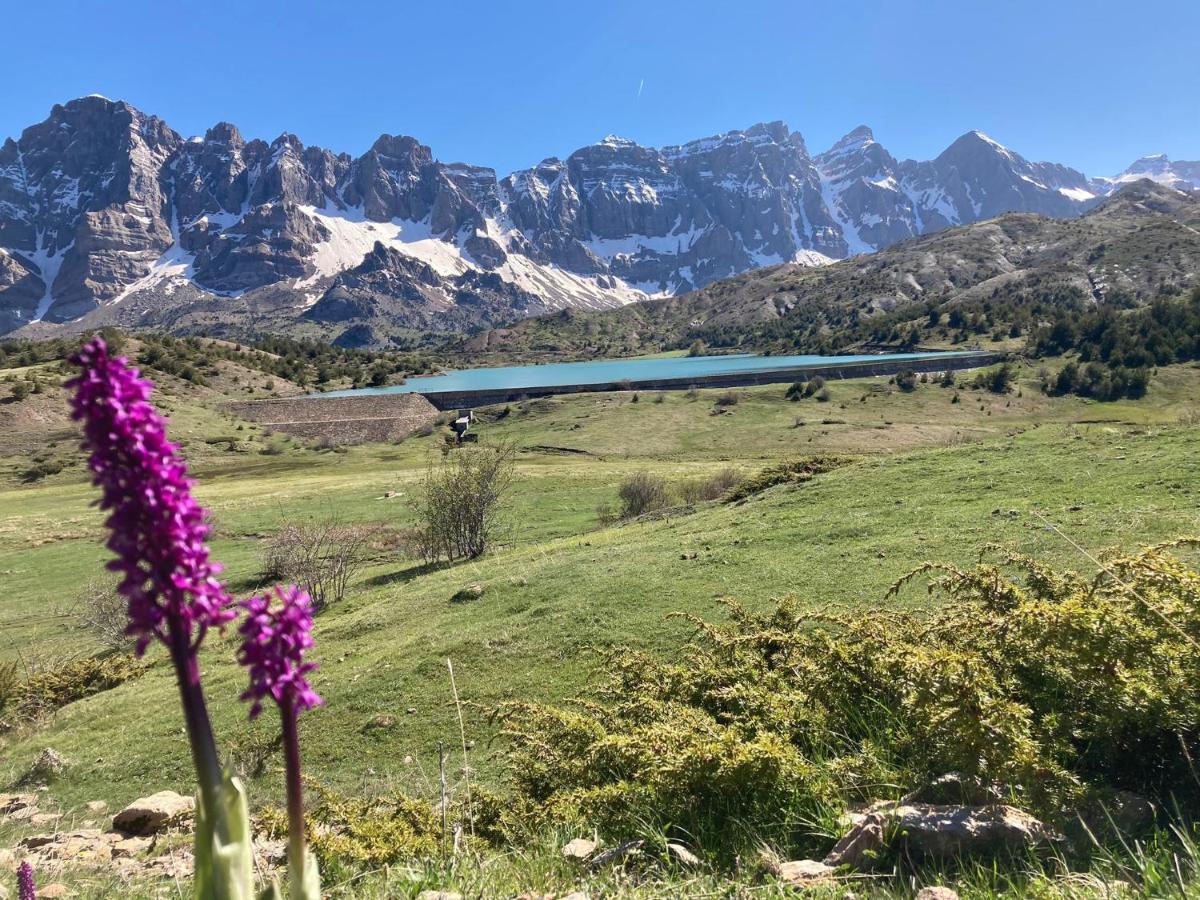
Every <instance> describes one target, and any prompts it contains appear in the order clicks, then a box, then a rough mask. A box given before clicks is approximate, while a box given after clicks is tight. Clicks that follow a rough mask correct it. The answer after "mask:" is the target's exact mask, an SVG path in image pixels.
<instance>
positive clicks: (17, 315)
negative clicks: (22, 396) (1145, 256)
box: [0, 96, 1200, 333]
mask: <svg viewBox="0 0 1200 900" xmlns="http://www.w3.org/2000/svg"><path fill="white" fill-rule="evenodd" d="M1189 167H1193V164H1189V163H1170V162H1169V161H1166V160H1165V158H1157V157H1153V158H1147V159H1146V160H1140V161H1139V162H1138V163H1136V164H1135V165H1134V166H1132V167H1131V169H1130V172H1131V173H1132V172H1133V170H1134V169H1138V171H1141V170H1146V171H1147V172H1149V173H1150V175H1151V177H1155V178H1157V179H1158V180H1160V181H1164V182H1167V181H1180V180H1181V179H1187V178H1190V177H1192V175H1194V174H1195V173H1193V172H1192V169H1191V168H1189ZM1189 173H1190V174H1189ZM1128 174H1129V173H1126V174H1123V175H1122V176H1118V178H1117V179H1101V180H1094V181H1089V180H1088V179H1087V178H1085V177H1084V176H1083V175H1082V174H1081V173H1079V172H1076V171H1074V170H1072V169H1069V168H1067V167H1065V166H1060V165H1055V164H1051V163H1031V162H1029V161H1028V160H1026V159H1024V158H1023V157H1021V156H1020V155H1019V154H1017V153H1014V152H1013V151H1011V150H1009V149H1007V148H1005V147H1003V146H1001V145H1000V144H998V143H996V142H995V141H993V140H992V139H991V138H988V137H987V136H986V135H983V134H981V133H979V132H970V133H968V134H966V135H964V136H963V137H961V138H959V139H958V140H957V141H955V142H954V143H953V144H952V145H951V146H950V147H949V148H947V149H946V151H945V152H944V153H942V154H941V155H940V156H938V157H937V158H936V159H934V160H931V161H928V162H914V161H911V160H905V161H897V160H896V159H895V158H894V157H893V156H892V155H891V154H890V153H888V152H887V150H886V149H884V148H883V147H882V146H881V145H880V144H879V143H878V142H876V141H875V139H874V136H873V134H872V133H871V131H870V129H868V128H866V127H860V128H857V129H855V130H854V131H852V132H850V133H849V134H847V135H846V136H845V137H844V138H842V139H841V140H840V141H838V142H837V143H836V144H835V145H834V146H833V147H832V148H830V149H829V150H827V151H826V152H824V153H821V154H818V155H816V156H813V155H811V154H810V153H809V151H808V148H807V147H806V146H805V143H804V140H803V138H801V136H800V135H799V134H797V133H795V132H792V131H790V130H789V129H788V128H787V127H786V126H785V125H783V124H782V123H779V122H775V123H770V124H762V125H755V126H754V127H752V128H749V129H747V130H745V131H731V132H728V133H726V134H722V135H717V136H715V137H710V138H704V139H702V140H697V141H692V142H691V143H687V144H683V145H680V146H674V147H663V148H659V149H655V148H650V147H642V146H640V145H638V144H636V143H634V142H632V141H629V140H624V139H621V138H617V137H608V138H605V139H604V140H602V141H600V142H599V143H596V144H593V145H591V146H588V147H584V148H581V149H580V150H577V151H576V152H574V153H572V154H571V155H570V156H569V157H567V158H566V159H565V160H559V159H547V160H545V161H543V162H542V163H540V164H539V165H537V166H534V167H533V168H530V169H526V170H522V171H519V172H514V173H513V174H511V175H509V176H507V177H505V178H503V179H497V177H496V173H495V172H494V171H493V170H491V169H488V168H484V167H479V166H472V165H467V164H462V163H453V164H448V163H442V162H439V161H438V160H436V159H435V158H434V156H433V153H432V152H431V150H430V149H429V148H428V147H426V146H424V145H422V144H421V143H420V142H419V141H417V140H416V139H414V138H412V137H405V136H393V135H383V136H382V137H380V138H379V139H378V140H377V141H376V142H375V143H374V144H373V145H372V147H371V148H370V149H369V150H368V151H367V152H366V153H364V154H363V155H362V156H360V157H358V158H357V159H355V158H351V157H350V156H348V155H346V154H338V153H334V152H331V151H329V150H326V149H323V148H320V147H305V146H304V145H303V144H302V143H301V142H300V141H299V140H298V139H297V138H296V137H295V136H294V135H290V134H283V135H280V136H279V137H278V138H276V139H275V140H274V141H272V142H271V143H269V144H268V143H266V142H265V141H261V140H246V139H245V138H243V137H242V135H241V134H240V133H239V131H238V130H237V128H236V127H234V126H233V125H230V124H228V123H220V124H218V125H216V126H214V127H213V128H210V129H209V130H208V132H207V133H206V134H205V135H204V136H203V137H196V138H191V139H186V140H185V139H184V138H183V137H181V136H180V135H178V134H177V133H175V132H174V131H173V130H172V129H171V128H170V127H168V126H167V124H166V123H165V122H163V121H162V120H161V119H158V118H156V117H154V116H150V115H146V114H145V113H142V112H140V111H138V110H136V109H134V108H133V107H131V106H129V105H128V104H126V103H123V102H119V101H116V102H114V101H110V100H107V99H105V98H103V97H96V96H92V97H84V98H80V99H78V100H73V101H71V102H70V103H67V104H65V105H62V106H55V107H54V109H53V110H52V111H51V113H50V116H49V117H48V118H47V119H46V121H44V122H42V123H39V124H37V125H34V126H31V127H30V128H27V129H26V130H25V131H24V132H23V133H22V134H21V136H20V138H19V139H16V140H12V139H10V140H7V141H6V142H5V143H4V144H3V146H2V147H0V333H3V332H6V331H12V330H14V329H18V328H21V327H22V326H25V325H28V324H29V323H31V322H35V321H42V322H48V323H62V322H68V321H72V320H77V319H79V318H80V317H81V316H86V315H89V314H91V313H93V312H94V311H97V310H100V311H103V315H100V316H97V317H96V318H97V319H98V320H104V321H117V322H121V323H124V324H148V325H157V326H160V327H172V326H173V323H175V322H177V321H178V320H180V318H181V317H184V318H186V316H187V315H188V310H189V308H191V307H193V306H197V305H199V306H203V308H204V309H205V311H206V314H209V315H217V314H220V315H223V316H225V317H226V318H228V319H229V320H230V321H233V320H236V321H239V322H241V323H242V324H249V325H252V326H253V325H254V324H256V321H257V320H256V316H258V315H259V313H260V310H261V309H262V308H263V307H264V305H265V306H266V307H268V308H269V309H270V310H271V311H272V314H273V315H274V319H272V320H271V321H272V322H274V323H278V322H279V321H283V320H284V319H286V317H287V315H289V313H287V310H289V309H290V310H291V313H290V315H291V316H292V317H293V318H296V319H298V318H299V317H307V318H308V319H309V320H311V321H319V322H322V323H323V324H325V325H327V326H330V325H334V324H344V325H346V326H351V325H358V326H363V327H365V328H369V329H371V330H373V331H381V333H386V332H387V331H389V330H395V329H412V328H416V329H432V330H472V329H478V328H480V327H487V326H489V325H492V324H495V323H497V322H501V321H504V320H514V319H518V318H521V317H523V316H529V315H537V314H541V313H543V312H546V311H551V310H556V309H562V308H570V307H576V308H589V309H604V308H611V307H614V306H620V305H623V304H625V303H629V302H631V301H635V300H644V299H648V298H650V297H654V296H670V295H673V294H679V293H685V292H687V291H691V290H694V289H697V288H701V287H703V286H705V285H707V284H709V283H711V282H712V281H714V280H716V279H719V278H725V277H728V276H731V275H736V274H738V273H740V272H744V271H747V270H750V269H754V268H758V267H763V266H769V265H773V264H778V263H794V264H801V265H822V264H825V263H828V262H830V261H831V260H836V259H841V258H845V257H848V256H852V255H856V254H860V253H869V252H874V251H876V250H879V249H881V248H884V247H888V246H890V245H892V244H894V243H896V242H898V241H901V240H904V239H907V238H911V237H914V236H917V235H921V234H926V233H929V232H933V231H938V230H941V229H944V228H947V227H950V226H954V225H961V224H965V223H970V222H974V221H978V220H980V219H988V218H991V217H994V216H996V215H999V214H1001V213H1004V212H1012V211H1016V212H1032V213H1040V214H1043V215H1047V216H1054V217H1071V216H1074V215H1076V214H1078V213H1080V212H1081V211H1083V210H1084V209H1086V208H1088V207H1089V206H1090V205H1092V204H1093V203H1094V202H1095V201H1096V197H1097V195H1098V194H1100V193H1105V192H1108V191H1110V190H1111V189H1112V188H1113V187H1114V186H1115V185H1118V184H1119V183H1122V182H1121V179H1123V178H1126V180H1127V175H1128ZM1197 178H1198V179H1200V176H1197ZM360 331H361V329H360Z"/></svg>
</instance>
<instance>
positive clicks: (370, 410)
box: [225, 394, 438, 444]
mask: <svg viewBox="0 0 1200 900" xmlns="http://www.w3.org/2000/svg"><path fill="white" fill-rule="evenodd" d="M225 409H227V410H228V411H229V412H231V413H233V414H234V415H235V416H240V417H241V418H243V419H248V420H250V421H251V422H256V423H258V424H259V425H262V426H263V427H264V428H266V429H267V430H269V431H282V432H283V433H285V434H290V435H294V436H295V437H299V438H305V439H316V440H321V439H323V440H327V441H329V442H330V443H333V444H362V443H366V442H369V441H398V440H401V439H402V438H406V437H408V436H409V435H410V434H412V433H413V432H415V431H417V430H419V429H421V428H424V427H426V426H429V425H432V424H433V423H434V421H435V420H436V419H437V416H438V411H437V408H436V407H434V405H433V404H432V403H430V402H429V401H428V400H426V399H425V398H424V397H423V396H421V395H420V394H370V395H365V396H361V397H287V398H281V399H277V400H239V401H235V402H232V403H227V404H225Z"/></svg>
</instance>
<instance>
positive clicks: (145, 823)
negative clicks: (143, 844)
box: [113, 791, 196, 836]
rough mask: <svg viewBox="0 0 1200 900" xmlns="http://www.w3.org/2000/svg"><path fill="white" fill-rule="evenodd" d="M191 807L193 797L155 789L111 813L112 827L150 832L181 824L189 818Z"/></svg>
mask: <svg viewBox="0 0 1200 900" xmlns="http://www.w3.org/2000/svg"><path fill="white" fill-rule="evenodd" d="M195 809H196V800H195V798H194V797H184V796H183V795H182V794H177V793H175V792H174V791H159V792H158V793H157V794H151V795H150V796H149V797H142V798H140V799H138V800H135V801H133V802H132V803H130V804H129V805H128V806H127V807H125V808H124V809H123V810H121V811H120V812H119V813H117V814H116V815H115V816H113V828H115V829H117V830H118V831H123V832H125V833H126V834H133V835H143V836H145V835H151V834H155V833H157V832H159V831H161V830H162V829H164V828H168V827H170V826H172V825H179V824H181V823H182V822H184V821H185V820H187V819H189V818H190V817H191V815H192V813H193V812H194V811H195Z"/></svg>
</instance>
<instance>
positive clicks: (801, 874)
mask: <svg viewBox="0 0 1200 900" xmlns="http://www.w3.org/2000/svg"><path fill="white" fill-rule="evenodd" d="M774 869H775V874H776V875H778V876H779V877H780V878H782V879H783V880H784V881H786V882H787V883H788V884H794V885H798V886H801V887H813V886H815V885H818V884H829V883H831V882H832V881H833V873H834V869H833V866H827V865H825V863H823V862H818V861H817V860H815V859H798V860H795V861H793V862H783V863H778V864H777V865H776V866H775V867H774Z"/></svg>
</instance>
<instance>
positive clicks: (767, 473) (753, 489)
mask: <svg viewBox="0 0 1200 900" xmlns="http://www.w3.org/2000/svg"><path fill="white" fill-rule="evenodd" d="M799 424H803V423H799ZM847 462H849V460H848V459H846V458H845V457H841V456H807V457H804V458H802V459H793V460H788V461H786V462H781V463H776V464H775V465H773V466H768V467H767V468H765V469H763V470H761V471H760V472H758V473H757V474H755V475H752V476H750V477H749V478H747V479H745V480H744V481H742V482H741V483H740V484H739V485H738V486H737V488H736V489H734V490H732V491H730V492H729V494H728V495H727V496H726V498H725V499H726V500H728V501H730V502H736V501H738V500H745V499H746V498H747V497H749V496H751V495H752V494H757V493H759V492H761V491H765V490H766V489H767V488H772V487H775V486H776V485H779V484H803V483H804V482H806V481H812V479H814V478H816V477H817V476H818V475H822V474H824V473H825V472H830V471H832V470H834V469H836V468H838V467H839V466H844V465H846V463H847Z"/></svg>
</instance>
